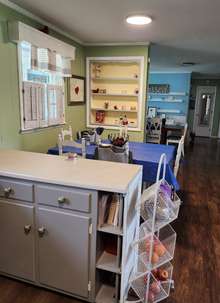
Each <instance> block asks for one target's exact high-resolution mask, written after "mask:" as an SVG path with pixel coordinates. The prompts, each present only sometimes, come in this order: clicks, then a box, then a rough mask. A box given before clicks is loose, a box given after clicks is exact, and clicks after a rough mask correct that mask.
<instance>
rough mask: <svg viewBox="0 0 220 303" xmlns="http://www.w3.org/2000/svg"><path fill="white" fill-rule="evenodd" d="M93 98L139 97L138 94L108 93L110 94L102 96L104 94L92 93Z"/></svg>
mask: <svg viewBox="0 0 220 303" xmlns="http://www.w3.org/2000/svg"><path fill="white" fill-rule="evenodd" d="M92 95H93V96H104V97H105V96H106V97H107V96H111V97H112V96H113V97H138V94H121V93H108V94H102V93H92Z"/></svg>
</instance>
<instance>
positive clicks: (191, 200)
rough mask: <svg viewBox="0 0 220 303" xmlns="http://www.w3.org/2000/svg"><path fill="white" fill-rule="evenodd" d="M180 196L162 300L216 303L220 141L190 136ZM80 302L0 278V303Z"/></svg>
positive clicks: (219, 297) (219, 292) (219, 291)
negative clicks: (170, 281) (169, 281)
mask: <svg viewBox="0 0 220 303" xmlns="http://www.w3.org/2000/svg"><path fill="white" fill-rule="evenodd" d="M178 178H179V181H180V183H181V197H182V200H183V201H184V203H183V205H182V207H181V210H180V216H179V219H178V220H177V221H176V222H175V223H174V224H173V227H174V228H175V230H176V232H177V245H176V252H175V258H174V262H173V265H174V280H175V290H174V291H173V292H171V296H170V298H169V299H167V300H166V301H164V302H166V303H220V141H217V140H209V139H196V141H195V145H194V147H193V148H191V147H189V148H188V149H187V152H186V156H185V158H184V162H183V163H182V165H181V168H180V172H179V176H178ZM77 302H81V301H78V300H76V299H72V298H69V297H67V296H63V295H60V294H57V293H55V292H51V291H47V290H43V289H39V288H37V287H33V286H31V285H28V284H25V283H22V282H17V281H15V280H12V279H7V278H3V277H0V303H77Z"/></svg>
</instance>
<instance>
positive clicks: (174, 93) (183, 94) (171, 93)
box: [148, 92, 187, 96]
mask: <svg viewBox="0 0 220 303" xmlns="http://www.w3.org/2000/svg"><path fill="white" fill-rule="evenodd" d="M148 95H153V96H160V95H162V96H187V93H186V92H170V93H168V94H165V93H164V94H163V93H150V92H149V93H148Z"/></svg>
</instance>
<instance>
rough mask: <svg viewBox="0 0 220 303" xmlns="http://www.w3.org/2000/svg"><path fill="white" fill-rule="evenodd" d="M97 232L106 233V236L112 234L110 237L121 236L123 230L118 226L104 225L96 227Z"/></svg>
mask: <svg viewBox="0 0 220 303" xmlns="http://www.w3.org/2000/svg"><path fill="white" fill-rule="evenodd" d="M98 231H100V232H103V233H107V234H112V235H119V236H122V235H123V230H122V228H120V227H119V226H113V225H109V224H104V225H103V226H100V227H98Z"/></svg>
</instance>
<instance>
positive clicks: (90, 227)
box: [89, 223, 92, 235]
mask: <svg viewBox="0 0 220 303" xmlns="http://www.w3.org/2000/svg"><path fill="white" fill-rule="evenodd" d="M89 234H90V235H91V234H92V223H91V224H90V225H89Z"/></svg>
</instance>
